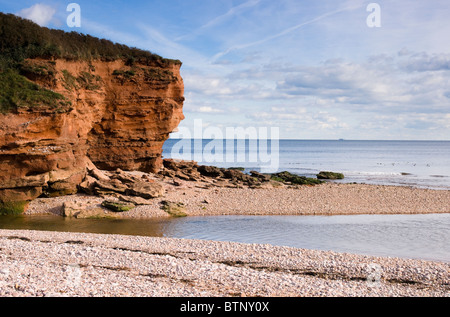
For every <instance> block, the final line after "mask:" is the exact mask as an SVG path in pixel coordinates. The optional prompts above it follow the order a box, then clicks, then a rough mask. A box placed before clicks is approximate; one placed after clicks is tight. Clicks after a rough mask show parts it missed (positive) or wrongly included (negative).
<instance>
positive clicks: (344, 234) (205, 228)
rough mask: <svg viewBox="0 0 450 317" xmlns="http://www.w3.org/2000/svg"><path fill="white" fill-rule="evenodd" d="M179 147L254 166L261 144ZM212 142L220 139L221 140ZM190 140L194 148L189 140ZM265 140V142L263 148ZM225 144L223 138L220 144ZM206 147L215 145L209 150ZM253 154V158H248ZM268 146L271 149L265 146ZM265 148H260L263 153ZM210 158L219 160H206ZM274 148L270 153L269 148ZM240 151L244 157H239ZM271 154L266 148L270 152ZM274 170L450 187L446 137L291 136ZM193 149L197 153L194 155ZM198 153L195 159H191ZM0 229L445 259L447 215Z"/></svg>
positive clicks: (11, 224) (77, 222)
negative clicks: (323, 138) (230, 156)
mask: <svg viewBox="0 0 450 317" xmlns="http://www.w3.org/2000/svg"><path fill="white" fill-rule="evenodd" d="M188 143H189V144H190V146H189V147H188V148H183V151H181V152H180V151H178V156H180V154H181V156H182V157H181V158H183V159H195V160H197V161H198V162H199V163H200V164H205V165H215V166H220V167H244V168H245V169H246V171H250V170H259V169H260V168H261V167H262V166H263V165H264V164H266V162H267V160H265V161H264V160H261V159H259V158H260V157H259V154H260V152H259V150H260V148H258V147H257V148H252V147H250V143H249V142H248V141H247V142H246V143H241V142H237V141H236V142H235V144H234V149H233V153H232V154H233V157H234V160H232V161H229V162H228V163H227V162H224V161H225V160H226V156H225V155H226V152H225V153H222V152H221V151H220V150H221V149H220V147H221V146H217V145H218V143H217V142H216V143H215V145H216V146H215V148H214V147H212V146H211V140H203V141H202V142H200V146H198V144H195V142H194V141H192V142H190V141H188ZM219 143H221V144H222V142H221V141H220V142H219ZM196 145H197V146H196ZM270 145H271V144H270V143H269V146H268V148H269V149H270ZM222 146H223V148H226V146H225V144H223V145H222ZM177 147H178V150H179V140H172V139H171V140H168V141H167V142H166V144H165V145H164V153H163V155H164V157H166V158H170V157H173V155H174V153H175V154H177V151H174V149H176V148H177ZM211 148H214V150H213V151H212V150H211ZM255 152H256V154H258V155H257V156H258V159H259V160H256V161H255V160H253V161H252V160H251V159H250V157H251V156H252V155H254V154H255ZM269 152H270V150H269ZM269 152H267V153H269ZM205 153H206V154H207V153H210V154H212V156H213V157H215V158H216V159H217V158H220V156H221V154H223V156H222V158H223V159H222V161H220V160H219V161H217V160H216V161H213V160H211V155H209V156H208V155H205ZM274 153H275V152H274ZM241 154H243V155H244V159H242V158H240V159H239V155H241ZM270 154H272V153H270ZM276 154H279V155H277V157H278V158H279V161H277V169H278V171H285V170H287V171H290V172H292V173H296V174H299V175H305V176H315V175H316V174H317V173H318V172H319V171H322V170H328V171H334V172H343V173H344V174H345V176H346V178H345V180H344V182H359V183H369V184H387V185H410V186H417V187H426V188H435V189H450V142H444V141H443V142H439V141H435V142H427V141H296V140H281V141H280V142H279V148H278V149H277V151H276ZM199 155H200V156H199ZM199 157H200V159H198V158H199ZM0 229H32V230H53V231H69V232H92V233H108V234H127V235H143V236H154V237H174V238H188V239H206V240H218V241H235V242H244V243H267V244H273V245H284V246H292V247H298V248H305V249H319V250H333V251H338V252H350V253H360V254H368V255H380V256H394V257H406V258H419V259H430V260H438V261H446V262H450V214H449V215H447V214H444V215H434V214H433V215H359V216H332V217H320V216H267V217H264V216H263V217H261V216H248V217H246V216H245V217H244V216H219V217H201V218H198V217H193V218H182V219H170V220H169V219H165V220H110V219H102V220H92V219H89V220H83V219H65V218H62V217H57V216H32V217H27V216H21V217H0Z"/></svg>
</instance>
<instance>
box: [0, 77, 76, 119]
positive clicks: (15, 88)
mask: <svg viewBox="0 0 450 317" xmlns="http://www.w3.org/2000/svg"><path fill="white" fill-rule="evenodd" d="M69 105H70V102H69V101H66V99H65V98H64V96H62V95H60V94H58V93H56V92H53V91H51V90H47V89H44V88H42V87H40V86H38V85H36V84H34V83H33V82H31V81H29V80H28V79H26V78H25V77H24V76H21V75H19V74H18V73H17V72H16V71H14V70H12V69H9V70H7V71H5V72H0V113H2V114H5V113H9V112H16V111H17V110H19V109H20V108H22V109H23V108H32V107H33V108H34V107H39V106H44V107H49V108H51V109H53V110H54V111H64V109H67V107H68V106H69Z"/></svg>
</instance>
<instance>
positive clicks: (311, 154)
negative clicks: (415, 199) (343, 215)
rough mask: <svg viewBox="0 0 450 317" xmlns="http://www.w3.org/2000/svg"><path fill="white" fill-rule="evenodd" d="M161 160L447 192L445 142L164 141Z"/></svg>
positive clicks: (449, 166) (448, 149) (449, 165)
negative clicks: (327, 175)
mask: <svg viewBox="0 0 450 317" xmlns="http://www.w3.org/2000/svg"><path fill="white" fill-rule="evenodd" d="M163 157H164V158H175V159H186V160H194V161H197V162H198V163H199V164H200V165H213V166H218V167H225V168H230V167H240V168H243V169H244V171H245V172H250V171H252V170H255V171H259V172H260V171H262V172H264V171H269V172H273V173H276V172H282V171H288V172H291V173H293V174H297V175H300V176H307V177H316V175H317V174H318V173H319V172H320V171H331V172H339V173H343V174H344V176H345V178H344V179H343V180H339V181H336V182H343V183H353V182H356V183H365V184H378V185H398V186H412V187H419V188H429V189H444V190H448V189H450V141H359V140H358V141H356V140H279V141H271V140H268V141H262V142H261V141H255V140H248V139H247V140H231V141H230V140H212V139H203V140H185V139H169V140H167V141H166V143H165V144H164V147H163Z"/></svg>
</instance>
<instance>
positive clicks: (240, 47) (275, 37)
mask: <svg viewBox="0 0 450 317" xmlns="http://www.w3.org/2000/svg"><path fill="white" fill-rule="evenodd" d="M360 7H361V4H358V5H351V6H346V7H344V8H341V9H337V10H334V11H331V12H327V13H324V14H322V15H320V16H318V17H316V18H314V19H311V20H308V21H305V22H302V23H300V24H296V25H294V26H292V27H289V28H287V29H284V30H282V31H281V32H278V33H276V34H273V35H270V36H268V37H265V38H262V39H260V40H257V41H253V42H249V43H243V44H238V45H234V46H232V47H230V48H228V49H226V50H224V51H222V52H219V53H217V54H216V55H214V56H213V58H212V60H213V61H217V60H218V59H219V58H221V57H223V56H225V55H227V54H228V53H230V52H232V51H236V50H241V49H245V48H249V47H252V46H256V45H261V44H264V43H266V42H269V41H272V40H275V39H277V38H279V37H282V36H285V35H287V34H289V33H292V32H294V31H296V30H298V29H300V28H302V27H304V26H306V25H309V24H313V23H316V22H319V21H320V20H323V19H325V18H328V17H331V16H333V15H336V14H339V13H342V12H345V11H350V10H355V9H356V8H360Z"/></svg>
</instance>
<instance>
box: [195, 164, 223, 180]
mask: <svg viewBox="0 0 450 317" xmlns="http://www.w3.org/2000/svg"><path fill="white" fill-rule="evenodd" d="M197 170H198V171H199V172H200V174H202V175H204V176H208V177H222V176H223V172H222V170H221V169H220V168H218V167H215V166H205V165H201V166H199V167H198V168H197Z"/></svg>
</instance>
